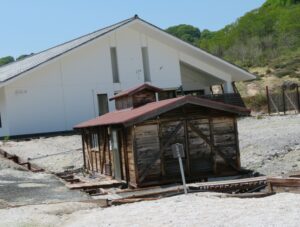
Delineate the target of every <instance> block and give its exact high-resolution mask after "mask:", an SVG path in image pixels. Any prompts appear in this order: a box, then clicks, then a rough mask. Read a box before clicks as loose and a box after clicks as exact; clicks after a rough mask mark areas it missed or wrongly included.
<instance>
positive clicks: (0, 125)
mask: <svg viewBox="0 0 300 227" xmlns="http://www.w3.org/2000/svg"><path fill="white" fill-rule="evenodd" d="M0 128H2V119H1V113H0Z"/></svg>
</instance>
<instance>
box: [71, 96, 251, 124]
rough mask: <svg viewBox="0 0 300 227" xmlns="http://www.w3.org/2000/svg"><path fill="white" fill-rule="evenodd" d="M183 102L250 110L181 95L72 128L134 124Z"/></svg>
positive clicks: (104, 116) (234, 110)
mask: <svg viewBox="0 0 300 227" xmlns="http://www.w3.org/2000/svg"><path fill="white" fill-rule="evenodd" d="M185 104H193V105H198V106H203V107H207V108H211V109H216V110H221V111H225V112H229V113H235V114H242V115H244V114H249V113H250V110H249V109H246V108H243V107H239V106H233V105H229V104H225V103H221V102H216V101H211V100H208V99H203V98H198V97H193V96H181V97H178V98H173V99H166V100H162V101H158V102H152V103H148V104H146V105H144V106H141V107H138V108H129V109H124V110H119V111H114V112H110V113H107V114H104V115H102V116H100V117H97V118H94V119H91V120H88V121H85V122H82V123H80V124H78V125H76V126H74V128H87V127H94V126H102V125H116V124H135V123H137V122H142V121H143V120H146V119H150V118H153V117H155V116H158V115H160V114H162V113H164V112H167V111H170V110H172V109H175V108H178V107H180V106H183V105H185Z"/></svg>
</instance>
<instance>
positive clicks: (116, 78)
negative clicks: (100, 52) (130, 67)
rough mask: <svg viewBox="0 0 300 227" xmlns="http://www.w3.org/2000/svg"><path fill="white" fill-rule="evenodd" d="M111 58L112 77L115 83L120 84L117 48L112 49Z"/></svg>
mask: <svg viewBox="0 0 300 227" xmlns="http://www.w3.org/2000/svg"><path fill="white" fill-rule="evenodd" d="M110 57H111V68H112V76H113V82H114V83H120V78H119V69H118V59H117V48H116V47H111V48H110Z"/></svg>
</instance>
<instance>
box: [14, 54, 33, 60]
mask: <svg viewBox="0 0 300 227" xmlns="http://www.w3.org/2000/svg"><path fill="white" fill-rule="evenodd" d="M33 54H34V53H31V54H22V55H20V56H19V57H17V58H16V61H19V60H22V59H24V58H27V57H29V56H31V55H33Z"/></svg>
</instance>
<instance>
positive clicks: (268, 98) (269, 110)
mask: <svg viewBox="0 0 300 227" xmlns="http://www.w3.org/2000/svg"><path fill="white" fill-rule="evenodd" d="M266 95H267V102H268V113H269V115H271V106H270V94H269V87H268V86H266Z"/></svg>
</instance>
